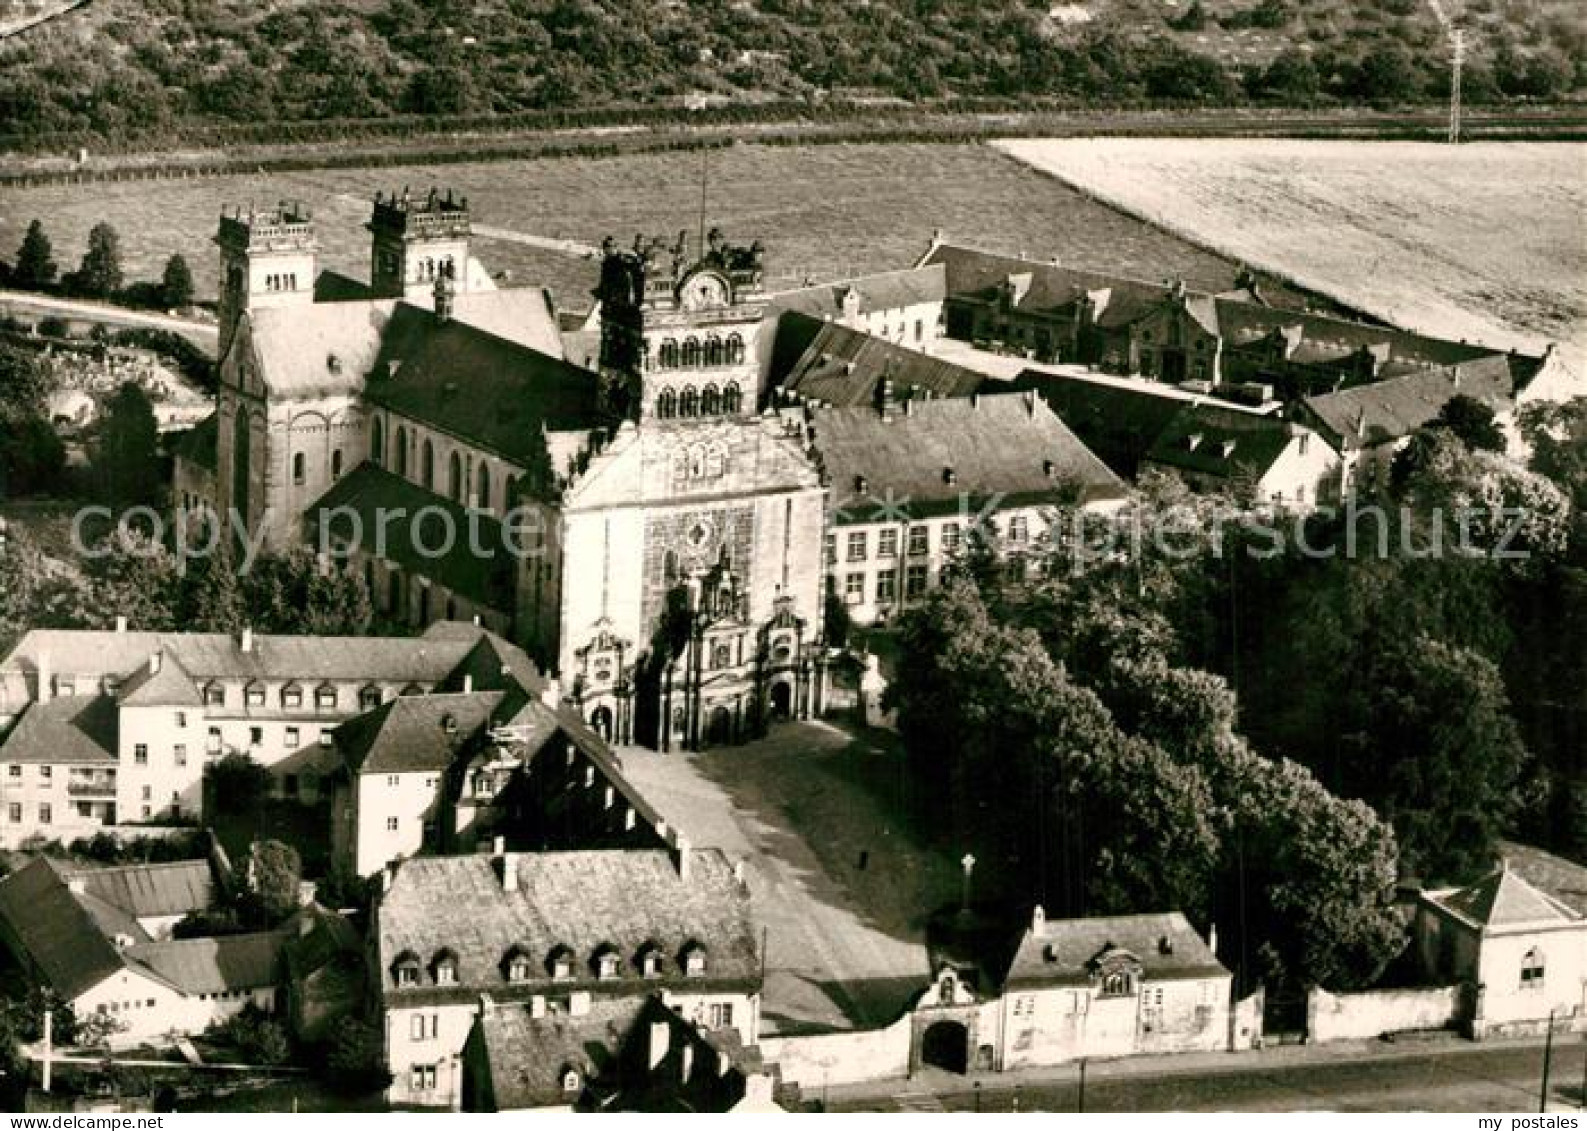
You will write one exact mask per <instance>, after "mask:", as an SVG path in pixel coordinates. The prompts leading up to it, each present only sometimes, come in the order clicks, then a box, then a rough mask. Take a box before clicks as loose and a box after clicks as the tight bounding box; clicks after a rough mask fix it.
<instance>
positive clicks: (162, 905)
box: [71, 860, 215, 919]
mask: <svg viewBox="0 0 1587 1131" xmlns="http://www.w3.org/2000/svg"><path fill="white" fill-rule="evenodd" d="M71 875H72V877H73V878H76V879H79V880H81V881H82V883H83V887H84V890H85V891H86V892H87V893H88V894H90V895H94V896H97V897H98V898H100V899H103V900H104V901H105V902H106V903H109V904H111V905H112V906H114V907H119V908H121V909H122V910H123V911H125V912H127V913H128V914H129V915H132V916H133V917H134V918H137V919H156V918H161V917H164V916H168V915H186V914H187V913H188V912H189V911H197V910H199V909H200V908H204V907H208V906H209V905H210V904H211V903H212V902H213V901H214V897H215V876H214V873H213V872H212V870H211V869H210V865H209V861H208V860H176V861H172V862H170V863H166V864H127V865H123V866H120V867H115V868H90V869H87V870H86V871H82V872H73V873H72V874H71Z"/></svg>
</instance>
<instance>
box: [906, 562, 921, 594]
mask: <svg viewBox="0 0 1587 1131" xmlns="http://www.w3.org/2000/svg"><path fill="white" fill-rule="evenodd" d="M925 591H926V567H925V566H923V565H912V566H910V567H909V568H908V569H907V570H905V571H904V596H905V597H907V598H909V599H911V600H913V599H914V598H916V597H918V596H920V595H921V594H922V593H924V592H925Z"/></svg>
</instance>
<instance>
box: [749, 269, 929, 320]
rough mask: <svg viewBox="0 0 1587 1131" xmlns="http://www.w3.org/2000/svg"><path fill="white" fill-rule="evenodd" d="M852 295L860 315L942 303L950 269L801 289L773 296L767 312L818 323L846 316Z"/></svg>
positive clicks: (913, 271)
mask: <svg viewBox="0 0 1587 1131" xmlns="http://www.w3.org/2000/svg"><path fill="white" fill-rule="evenodd" d="M850 293H852V294H853V296H854V298H855V300H856V301H857V303H858V312H859V313H860V314H871V313H873V312H875V311H881V310H898V309H901V308H903V307H906V306H919V305H920V304H922V303H929V302H941V301H942V300H943V298H944V297H945V296H946V295H947V269H946V268H944V267H943V266H942V265H941V264H932V265H930V266H928V267H911V268H906V269H905V270H902V271H885V272H883V273H881V274H878V275H863V276H861V277H859V278H857V279H845V280H842V281H839V282H836V283H823V284H821V285H819V286H810V287H801V288H800V289H798V290H794V291H783V292H782V293H781V294H776V295H773V296H772V297H771V299H770V301H769V302H768V304H767V309H768V311H771V312H776V311H779V310H780V311H797V312H798V313H800V314H807V315H809V316H810V317H812V318H817V319H820V318H829V317H830V318H837V317H840V316H841V315H842V314H843V312H844V311H843V303H844V298H845V296H847V295H848V294H850Z"/></svg>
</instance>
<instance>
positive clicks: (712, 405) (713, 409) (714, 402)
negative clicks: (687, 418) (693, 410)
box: [700, 385, 722, 416]
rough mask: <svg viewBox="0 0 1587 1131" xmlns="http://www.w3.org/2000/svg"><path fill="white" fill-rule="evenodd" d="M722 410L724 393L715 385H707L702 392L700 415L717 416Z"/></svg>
mask: <svg viewBox="0 0 1587 1131" xmlns="http://www.w3.org/2000/svg"><path fill="white" fill-rule="evenodd" d="M721 411H722V394H721V393H719V392H717V391H716V386H715V385H707V386H706V387H705V391H704V392H702V393H701V394H700V415H701V416H715V415H717V414H718V413H719V412H721Z"/></svg>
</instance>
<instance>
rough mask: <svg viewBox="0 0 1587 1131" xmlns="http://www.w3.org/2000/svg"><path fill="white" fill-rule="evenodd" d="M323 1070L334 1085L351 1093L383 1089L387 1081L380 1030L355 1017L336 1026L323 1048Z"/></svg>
mask: <svg viewBox="0 0 1587 1131" xmlns="http://www.w3.org/2000/svg"><path fill="white" fill-rule="evenodd" d="M325 1067H326V1068H328V1069H329V1070H330V1072H331V1079H332V1080H334V1081H335V1082H336V1084H337V1085H338V1086H341V1087H345V1088H347V1089H349V1090H353V1091H362V1090H364V1089H366V1088H377V1087H384V1086H385V1085H386V1084H387V1083H389V1082H390V1080H391V1075H390V1073H388V1072H387V1071H386V1055H385V1049H384V1047H383V1045H382V1043H381V1039H380V1030H379V1029H377V1028H375V1026H373V1025H371V1024H370V1023H369V1022H367V1021H360V1020H359V1019H357V1018H356V1017H344V1018H342V1020H340V1021H338V1022H337V1023H336V1028H335V1029H334V1030H333V1031H332V1033H331V1038H330V1041H329V1042H328V1043H327V1045H326V1048H325Z"/></svg>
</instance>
